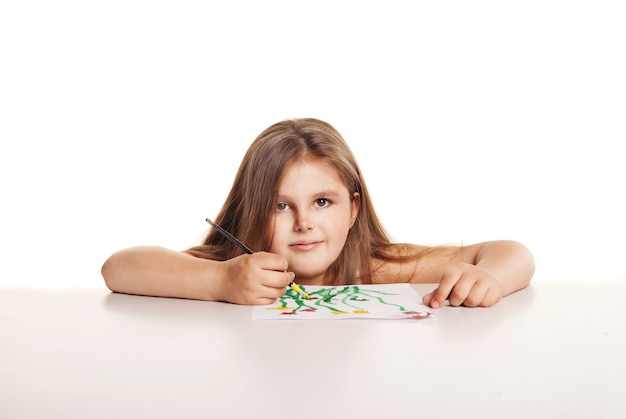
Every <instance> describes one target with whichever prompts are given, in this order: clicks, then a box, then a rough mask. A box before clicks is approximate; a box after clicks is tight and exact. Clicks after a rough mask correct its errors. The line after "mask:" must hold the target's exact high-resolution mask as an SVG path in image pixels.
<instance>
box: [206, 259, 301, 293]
mask: <svg viewBox="0 0 626 419" xmlns="http://www.w3.org/2000/svg"><path fill="white" fill-rule="evenodd" d="M222 266H223V267H224V269H225V271H224V274H223V275H221V278H222V279H221V283H220V285H219V287H218V288H219V290H218V295H219V296H220V298H219V299H220V300H221V301H226V302H230V303H235V304H246V305H263V304H271V303H273V302H274V301H276V299H277V298H279V297H281V296H282V295H283V294H284V293H285V291H286V288H287V285H289V283H290V282H291V281H293V279H294V277H295V274H294V273H293V272H286V270H287V260H286V259H285V258H284V257H282V256H280V255H277V254H274V253H266V252H258V253H254V254H251V255H249V254H245V255H241V256H237V257H235V258H233V259H229V260H227V261H224V262H223V265H222Z"/></svg>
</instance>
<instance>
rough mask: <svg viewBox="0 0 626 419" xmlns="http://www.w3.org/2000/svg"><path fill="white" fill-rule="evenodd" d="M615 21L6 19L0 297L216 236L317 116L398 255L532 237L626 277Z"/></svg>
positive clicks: (550, 7)
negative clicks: (235, 182) (263, 143)
mask: <svg viewBox="0 0 626 419" xmlns="http://www.w3.org/2000/svg"><path fill="white" fill-rule="evenodd" d="M622 4H623V2H620V1H602V0H594V1H551V0H542V1H523V2H522V1H519V2H506V1H437V2H412V1H406V2H400V1H393V0H392V1H390V0H385V1H384V2H383V1H380V2H372V1H362V2H354V1H344V2H342V1H337V0H334V1H315V2H295V1H283V2H278V1H263V2H260V1H259V2H254V1H247V2H245V1H244V2H242V1H194V2H190V1H169V2H168V1H135V0H124V1H111V0H109V1H99V2H98V1H62V0H60V1H53V2H49V1H27V0H21V1H4V2H2V3H1V4H0V60H1V61H0V64H1V65H0V138H1V146H0V152H1V155H0V176H1V177H0V179H1V182H2V183H1V185H2V200H3V203H2V204H1V206H0V208H1V209H0V211H1V214H0V215H1V217H0V228H1V234H0V245H1V249H0V250H1V252H2V253H1V256H0V257H1V262H0V285H18V286H68V285H69V286H104V284H103V281H102V278H101V276H100V266H101V265H102V262H104V260H105V259H106V258H107V257H108V256H109V255H110V254H111V253H113V252H114V251H116V250H118V249H120V248H124V247H128V246H134V245H139V244H155V245H161V246H164V247H168V248H172V249H184V248H187V247H189V246H192V245H194V244H196V243H197V241H198V240H199V239H200V238H201V237H202V235H203V234H204V232H205V231H206V230H207V225H206V223H205V222H204V218H205V217H214V216H215V215H216V213H217V212H218V210H219V208H220V207H221V205H222V203H223V202H224V199H225V198H226V194H227V192H228V190H229V189H230V186H231V182H232V179H233V177H234V174H235V172H236V170H237V167H238V165H239V162H240V160H241V158H242V156H243V153H244V152H245V150H246V149H247V147H248V145H249V144H250V143H251V142H252V140H253V139H254V138H255V137H256V136H257V135H258V134H259V133H260V132H261V131H262V130H263V129H265V128H266V127H267V126H269V125H271V124H273V123H274V122H277V121H280V120H283V119H286V118H293V117H308V116H311V117H317V118H321V119H324V120H326V121H328V122H330V123H331V124H333V125H334V126H335V127H336V128H337V129H338V130H339V131H340V132H341V133H342V135H343V136H344V138H345V139H346V140H347V141H348V143H349V144H350V145H351V147H352V149H353V151H354V153H355V155H356V156H357V159H358V160H359V163H360V165H361V169H362V170H363V172H364V174H365V178H366V181H367V184H368V186H369V188H370V191H371V193H372V196H373V199H374V202H375V205H376V208H377V210H378V212H379V215H380V216H381V218H382V220H383V222H384V223H385V225H386V227H387V228H388V230H389V232H390V233H391V235H392V236H393V238H394V239H395V240H397V241H409V242H415V243H422V244H446V243H451V244H459V243H473V242H477V241H482V240H491V239H501V238H506V239H515V240H519V241H521V242H523V243H525V244H526V245H527V246H528V247H529V248H530V249H531V250H532V251H533V253H534V255H535V258H536V261H537V273H536V276H535V280H537V281H539V280H552V279H579V278H585V279H606V278H618V279H626V267H625V264H624V255H625V251H626V245H625V244H624V239H625V238H626V223H625V221H624V219H625V216H626V204H625V199H624V189H625V188H624V183H625V179H626V169H625V167H624V166H625V165H624V162H623V160H624V159H623V156H624V154H625V153H624V151H623V150H624V144H625V141H624V140H625V139H626V127H625V120H626V118H625V117H626V104H625V100H626V99H625V98H626V83H625V79H626V77H625V74H626V41H625V40H626V25H625V24H624V22H626V13H625V7H624V6H623V5H622Z"/></svg>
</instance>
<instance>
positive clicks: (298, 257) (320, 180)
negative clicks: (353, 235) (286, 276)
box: [268, 160, 359, 285]
mask: <svg viewBox="0 0 626 419" xmlns="http://www.w3.org/2000/svg"><path fill="white" fill-rule="evenodd" d="M354 198H358V194H356V193H355V196H354V197H353V196H351V195H350V192H349V191H348V188H346V186H345V185H344V183H343V182H342V180H341V178H340V177H339V175H338V173H337V170H335V168H334V167H332V166H331V165H329V164H328V163H325V162H323V161H321V160H309V161H299V162H296V163H294V164H292V165H291V166H289V167H288V168H287V169H285V173H284V174H283V178H282V180H281V182H280V185H279V186H278V202H277V203H276V209H275V214H274V215H275V216H274V217H273V218H274V219H273V222H271V223H270V226H269V228H268V235H270V237H271V245H270V248H269V251H270V252H272V253H278V254H279V255H282V256H283V257H285V258H286V259H287V261H288V262H289V270H290V271H293V272H295V274H296V281H297V282H298V283H302V284H309V285H311V284H318V285H322V284H323V279H324V274H325V273H326V270H327V269H328V267H329V266H330V265H331V263H333V262H334V261H335V259H337V257H338V256H339V254H340V253H341V250H342V249H343V246H344V244H345V242H346V238H347V237H348V231H349V230H350V227H352V224H354V220H355V219H356V216H357V213H358V210H359V200H358V199H354Z"/></svg>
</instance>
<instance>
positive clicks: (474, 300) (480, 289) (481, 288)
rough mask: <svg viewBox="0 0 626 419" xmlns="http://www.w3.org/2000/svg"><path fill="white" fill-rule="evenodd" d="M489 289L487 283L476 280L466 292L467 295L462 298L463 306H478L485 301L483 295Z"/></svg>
mask: <svg viewBox="0 0 626 419" xmlns="http://www.w3.org/2000/svg"><path fill="white" fill-rule="evenodd" d="M488 291H489V285H488V284H486V283H484V282H481V281H478V282H475V283H474V286H473V287H472V289H471V290H470V292H469V293H468V295H467V297H465V299H464V300H463V302H462V304H463V305H464V306H465V307H478V306H479V305H482V304H483V302H484V301H485V297H486V296H487V293H488Z"/></svg>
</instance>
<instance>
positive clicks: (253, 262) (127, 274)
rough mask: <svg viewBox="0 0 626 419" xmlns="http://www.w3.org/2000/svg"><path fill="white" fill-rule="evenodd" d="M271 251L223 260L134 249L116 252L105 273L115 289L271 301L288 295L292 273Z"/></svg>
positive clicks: (156, 249) (243, 301) (242, 301)
mask: <svg viewBox="0 0 626 419" xmlns="http://www.w3.org/2000/svg"><path fill="white" fill-rule="evenodd" d="M286 268H287V262H286V261H285V260H284V259H283V258H282V257H281V256H278V255H275V254H271V253H262V252H260V253H255V254H254V255H242V256H238V257H236V258H233V259H230V260H228V261H224V262H219V261H215V260H207V259H201V258H196V257H194V256H191V255H189V254H187V253H184V252H177V251H174V250H169V249H164V248H161V247H145V246H142V247H131V248H128V249H124V250H120V251H118V252H116V253H114V254H113V255H111V256H110V257H109V258H108V259H107V260H106V261H105V262H104V264H103V265H102V276H103V278H104V281H105V283H106V285H107V287H108V288H109V289H110V290H111V291H113V292H120V293H126V294H138V295H150V296H157V297H175V298H189V299H198V300H208V301H227V302H232V303H237V304H269V303H272V302H273V301H274V300H275V299H276V298H278V297H280V296H281V295H283V293H284V292H285V287H286V286H287V285H288V284H289V282H291V280H292V279H293V274H292V273H288V272H284V271H285V269H286Z"/></svg>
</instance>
